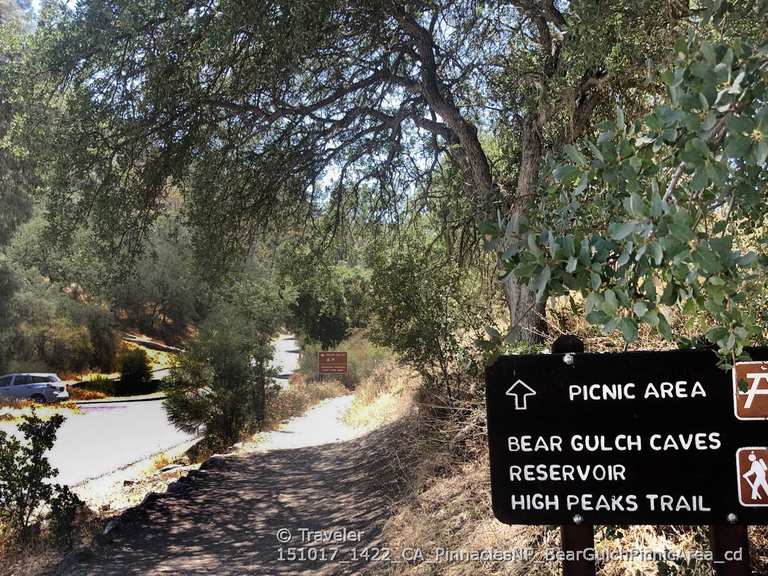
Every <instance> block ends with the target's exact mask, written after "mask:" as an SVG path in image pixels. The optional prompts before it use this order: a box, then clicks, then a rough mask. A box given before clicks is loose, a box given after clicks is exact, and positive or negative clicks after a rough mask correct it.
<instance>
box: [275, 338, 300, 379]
mask: <svg viewBox="0 0 768 576" xmlns="http://www.w3.org/2000/svg"><path fill="white" fill-rule="evenodd" d="M274 346H275V356H274V360H273V361H272V366H274V367H275V369H277V372H278V377H277V381H278V382H279V383H280V384H281V385H282V386H283V387H285V386H287V385H288V378H289V377H290V375H291V374H292V373H293V372H295V371H296V370H298V368H299V343H298V342H297V341H296V338H294V337H293V336H292V335H291V334H283V335H281V336H280V337H279V338H278V339H277V340H275V342H274Z"/></svg>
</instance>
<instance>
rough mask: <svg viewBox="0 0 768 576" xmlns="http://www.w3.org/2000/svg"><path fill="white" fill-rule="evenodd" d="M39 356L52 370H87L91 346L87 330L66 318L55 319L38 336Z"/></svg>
mask: <svg viewBox="0 0 768 576" xmlns="http://www.w3.org/2000/svg"><path fill="white" fill-rule="evenodd" d="M39 350H40V356H41V357H42V360H43V361H44V362H45V364H46V365H48V366H50V367H51V368H53V369H54V370H61V371H64V372H79V371H82V370H85V369H86V368H88V367H89V366H90V364H91V360H92V358H93V345H92V344H91V336H90V334H89V332H88V328H86V327H85V326H77V325H75V324H73V323H72V321H71V320H69V319H67V318H56V319H55V320H53V322H52V323H51V324H50V325H49V326H48V327H47V328H46V329H45V330H44V331H42V333H41V334H40V343H39Z"/></svg>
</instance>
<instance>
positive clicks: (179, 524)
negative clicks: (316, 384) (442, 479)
mask: <svg viewBox="0 0 768 576" xmlns="http://www.w3.org/2000/svg"><path fill="white" fill-rule="evenodd" d="M350 401H351V396H344V397H341V398H335V399H332V400H329V401H326V402H325V403H323V404H321V405H320V406H318V407H316V408H314V409H313V410H311V411H309V412H308V413H307V414H306V415H304V416H302V417H299V418H295V419H293V420H292V421H291V422H289V423H288V425H286V426H285V427H284V428H283V429H282V430H280V431H278V432H272V433H269V434H267V435H266V438H265V439H264V443H263V444H260V445H259V448H258V449H257V451H254V452H251V453H248V454H244V455H239V456H231V457H228V458H226V459H222V460H221V461H220V462H217V463H216V465H215V466H212V467H210V468H208V469H207V470H206V471H205V472H204V473H200V474H199V475H198V476H195V477H194V479H192V480H191V481H190V482H188V483H185V484H183V489H182V490H181V491H179V492H175V493H173V494H171V493H168V494H163V495H161V496H160V497H159V498H158V499H157V500H155V501H154V502H152V503H151V504H149V505H147V506H145V507H144V509H143V511H142V513H141V514H139V515H138V518H137V519H136V520H135V521H134V522H132V523H131V524H129V525H128V526H126V527H124V528H123V529H122V530H121V531H120V532H118V534H117V535H116V537H115V540H114V542H113V543H112V544H110V545H106V546H103V547H101V548H100V549H97V552H96V558H94V559H92V560H91V561H90V562H88V563H86V564H77V565H75V566H69V567H67V568H66V569H61V570H60V571H59V573H62V574H78V575H80V574H90V575H94V576H96V575H121V576H124V575H126V574H141V575H153V574H184V575H186V574H217V575H225V574H232V575H235V574H237V575H241V574H259V575H293V574H326V575H342V574H363V573H365V572H367V571H368V570H371V571H376V572H378V571H379V570H381V569H382V568H383V567H382V566H381V565H378V566H377V565H376V563H374V562H370V560H372V556H373V554H370V555H368V554H366V553H365V552H363V551H364V549H366V548H367V547H371V546H373V547H375V546H377V545H379V542H378V539H379V534H380V528H381V525H382V522H383V521H384V520H385V518H386V515H387V510H388V508H389V506H388V503H389V499H388V497H387V492H386V490H385V489H384V488H385V487H386V486H387V485H388V478H390V474H389V472H388V466H387V464H386V455H385V454H384V446H385V444H386V443H385V442H383V439H384V437H385V436H386V435H388V434H389V432H388V430H387V429H382V430H378V431H374V432H372V433H369V434H366V435H364V436H359V433H358V432H357V431H356V430H354V429H352V428H349V427H348V426H346V425H344V424H343V423H342V422H340V420H339V418H340V416H341V415H342V414H343V413H344V411H345V410H346V407H347V406H348V405H349V402H350ZM302 529H304V530H306V531H320V530H322V531H325V534H326V535H328V536H331V532H332V531H340V530H346V531H347V536H346V537H342V541H340V542H335V543H328V542H325V543H322V542H317V541H314V538H315V537H319V536H320V535H319V534H312V535H309V533H308V532H305V533H304V535H305V537H304V538H302ZM289 533H290V541H288V542H284V543H281V542H279V541H278V536H280V537H282V539H283V540H288V534H289ZM350 534H352V536H350ZM357 535H359V536H360V538H359V540H360V541H355V536H357ZM361 552H362V554H361ZM366 556H368V558H366Z"/></svg>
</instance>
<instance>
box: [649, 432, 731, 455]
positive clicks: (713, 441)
mask: <svg viewBox="0 0 768 576" xmlns="http://www.w3.org/2000/svg"><path fill="white" fill-rule="evenodd" d="M650 444H651V449H652V450H656V451H657V452H666V451H673V450H690V449H691V448H693V449H695V450H701V451H703V450H719V449H720V447H721V446H722V442H720V433H719V432H710V433H709V434H707V433H705V432H699V433H698V434H667V435H662V434H653V435H651V442H650Z"/></svg>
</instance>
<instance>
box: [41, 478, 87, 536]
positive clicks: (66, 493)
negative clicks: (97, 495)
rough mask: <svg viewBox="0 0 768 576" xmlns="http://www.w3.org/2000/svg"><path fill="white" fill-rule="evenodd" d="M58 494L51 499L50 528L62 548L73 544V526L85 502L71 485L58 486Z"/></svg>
mask: <svg viewBox="0 0 768 576" xmlns="http://www.w3.org/2000/svg"><path fill="white" fill-rule="evenodd" d="M56 488H57V491H58V494H56V496H55V497H54V498H53V499H51V512H50V515H49V520H50V523H49V528H50V530H51V535H52V536H53V537H54V539H55V541H56V544H57V545H59V546H60V547H62V548H69V547H71V546H72V540H73V527H74V525H75V521H76V520H77V517H78V515H79V514H80V513H81V512H82V511H83V507H84V506H85V504H84V502H83V501H82V500H80V498H78V497H77V495H76V494H75V493H73V492H72V491H71V490H70V489H69V486H58V485H57V486H56Z"/></svg>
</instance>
